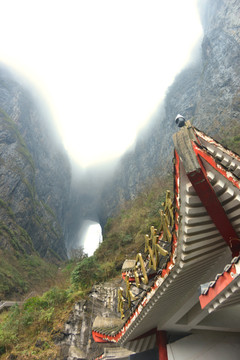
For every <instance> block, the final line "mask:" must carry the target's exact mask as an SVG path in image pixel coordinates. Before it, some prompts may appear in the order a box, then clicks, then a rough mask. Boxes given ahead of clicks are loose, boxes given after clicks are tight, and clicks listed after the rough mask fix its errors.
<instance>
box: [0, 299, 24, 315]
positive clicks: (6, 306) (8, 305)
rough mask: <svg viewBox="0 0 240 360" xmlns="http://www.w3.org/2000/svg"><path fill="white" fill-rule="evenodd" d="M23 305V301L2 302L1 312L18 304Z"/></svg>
mask: <svg viewBox="0 0 240 360" xmlns="http://www.w3.org/2000/svg"><path fill="white" fill-rule="evenodd" d="M22 303H23V302H22V301H8V300H6V301H0V312H1V311H2V310H4V309H5V308H9V307H11V306H14V305H16V304H18V305H21V304H22Z"/></svg>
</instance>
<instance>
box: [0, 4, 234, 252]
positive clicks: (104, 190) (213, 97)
mask: <svg viewBox="0 0 240 360" xmlns="http://www.w3.org/2000/svg"><path fill="white" fill-rule="evenodd" d="M239 10H240V9H239V4H238V2H237V1H234V0H229V1H226V0H216V1H214V2H213V1H210V0H207V1H204V2H202V1H201V2H200V12H201V18H202V24H203V27H204V37H203V40H202V42H201V44H199V46H196V48H195V49H194V52H193V54H192V59H191V61H190V63H189V64H188V65H187V66H186V67H185V69H184V70H182V71H181V72H180V73H179V74H178V75H177V76H176V78H175V81H174V82H173V84H172V85H171V86H170V87H169V89H168V91H167V93H166V95H165V99H164V101H163V102H162V103H160V104H159V107H158V108H157V110H156V112H155V113H154V114H153V116H152V118H151V120H150V122H149V124H148V126H145V127H144V128H142V129H141V131H140V132H139V134H138V137H137V140H136V142H135V144H134V145H132V147H131V148H129V150H128V151H127V152H126V153H125V154H124V155H123V156H122V157H121V158H120V159H118V160H116V161H112V162H106V163H105V164H101V165H99V166H94V167H90V168H87V169H83V168H80V167H79V166H78V165H77V164H74V163H73V161H72V162H71V164H70V162H69V159H68V156H67V154H66V150H65V149H64V147H63V145H62V144H61V140H59V137H58V135H57V130H56V129H55V128H54V126H55V125H54V123H53V122H52V121H51V120H50V119H51V114H50V113H48V111H47V110H46V107H45V106H43V103H42V101H41V100H36V98H37V97H38V96H37V92H36V91H35V90H34V89H33V87H31V86H29V84H28V83H27V82H26V81H23V80H22V78H20V77H19V76H18V75H16V74H10V73H9V71H8V70H6V68H4V67H3V66H2V67H1V69H0V109H1V129H0V136H1V159H2V160H1V161H2V166H1V182H0V198H1V199H2V207H1V212H2V226H3V227H10V228H11V229H12V231H15V232H16V234H20V233H22V237H23V238H22V239H23V240H22V241H23V243H24V244H25V245H24V247H25V249H26V251H28V252H31V251H32V250H31V249H32V246H33V248H34V249H35V250H37V251H38V252H39V254H40V255H41V256H42V257H46V258H48V257H51V256H52V255H53V254H54V253H55V255H54V256H60V257H62V258H65V257H66V253H67V249H70V248H71V247H76V246H79V245H80V244H83V242H84V236H83V235H81V234H82V232H81V227H82V225H83V224H84V222H85V221H93V222H96V223H98V222H100V224H101V226H102V227H104V224H105V223H106V221H107V219H108V217H111V216H113V215H114V213H115V212H116V211H117V208H118V206H119V205H121V203H122V202H123V201H125V200H128V199H133V198H134V197H135V196H136V194H137V193H138V192H139V191H141V189H142V188H143V186H144V184H145V183H147V182H150V181H151V179H152V177H153V176H164V175H166V174H168V173H171V171H172V151H173V144H172V140H171V138H172V134H173V133H174V132H175V131H177V128H176V125H175V123H174V119H175V117H176V115H177V114H178V113H180V114H182V115H183V116H185V118H186V119H189V120H191V121H192V122H193V124H194V125H195V126H197V127H199V128H201V129H202V130H204V131H207V132H208V133H209V134H210V135H211V136H213V137H218V136H220V134H221V133H222V131H223V129H224V127H225V128H227V127H229V124H231V127H232V128H234V126H235V124H236V122H239V112H240V105H239V97H240V89H239V84H240V82H239V73H240V56H239V54H240V50H239V46H240V45H239V43H240V39H239V38H240V34H239V16H238V14H239ZM176 56H177V53H176ZM117 136H119V134H118V133H117V132H116V137H117ZM90 140H91V139H89V141H90ZM90 143H91V141H90ZM91 146H97V145H96V144H95V143H91ZM13 216H14V219H13ZM24 231H25V232H26V233H24ZM23 234H25V235H23ZM11 241H13V240H11V236H10V233H9V236H8V237H6V236H3V237H2V238H1V239H0V246H1V247H2V248H5V249H11V248H12V247H13V242H11ZM90 241H91V240H90ZM31 243H32V245H31ZM15 246H18V245H15ZM50 253H51V254H52V255H51V256H50Z"/></svg>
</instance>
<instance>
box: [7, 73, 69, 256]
mask: <svg viewBox="0 0 240 360" xmlns="http://www.w3.org/2000/svg"><path fill="white" fill-rule="evenodd" d="M20 81H21V80H19V79H18V80H16V78H15V77H14V75H11V74H10V73H9V71H8V70H7V69H6V68H4V67H3V66H1V67H0V162H1V167H0V215H1V218H0V222H1V229H2V231H1V234H2V236H1V235H0V248H2V249H8V248H9V249H10V248H11V247H14V248H15V249H16V248H19V247H22V246H23V247H25V249H26V250H27V251H28V252H29V251H31V250H30V248H32V249H35V250H37V251H38V253H39V254H40V255H41V256H42V257H45V258H54V257H55V258H57V257H60V258H66V249H65V244H64V236H65V237H66V236H67V234H66V233H65V229H66V226H65V218H66V213H67V211H68V204H69V191H70V179H71V172H70V165H69V161H68V158H67V156H66V154H65V152H64V149H63V147H62V145H61V144H60V143H59V142H58V141H57V139H56V137H55V136H53V132H52V129H51V127H50V125H49V118H48V116H47V114H46V112H44V110H42V109H41V110H40V105H39V104H38V103H37V102H36V100H34V98H33V96H31V95H30V91H29V90H27V89H26V87H25V86H23V85H21V83H20ZM19 231H20V233H21V234H22V236H18V235H19ZM14 239H15V240H14ZM14 242H15V244H14ZM26 244H28V245H26ZM29 244H31V245H29ZM29 246H30V247H29Z"/></svg>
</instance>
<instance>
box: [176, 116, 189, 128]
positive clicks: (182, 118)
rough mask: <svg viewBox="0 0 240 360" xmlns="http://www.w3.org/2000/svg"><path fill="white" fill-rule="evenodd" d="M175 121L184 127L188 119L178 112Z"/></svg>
mask: <svg viewBox="0 0 240 360" xmlns="http://www.w3.org/2000/svg"><path fill="white" fill-rule="evenodd" d="M175 122H176V124H177V126H178V127H180V128H181V127H183V126H184V125H185V122H186V120H185V119H184V117H183V116H182V115H180V114H178V115H177V116H176V118H175Z"/></svg>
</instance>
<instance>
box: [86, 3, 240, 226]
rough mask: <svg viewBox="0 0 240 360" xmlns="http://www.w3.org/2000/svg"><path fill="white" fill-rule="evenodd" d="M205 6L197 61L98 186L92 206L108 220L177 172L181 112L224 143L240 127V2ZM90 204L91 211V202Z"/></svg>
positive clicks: (202, 5) (201, 5) (179, 77)
mask: <svg viewBox="0 0 240 360" xmlns="http://www.w3.org/2000/svg"><path fill="white" fill-rule="evenodd" d="M199 11H200V14H201V19H202V26H203V29H204V37H203V39H202V43H201V48H200V51H197V53H198V52H199V56H197V55H196V54H193V58H194V60H192V62H191V63H190V64H189V65H188V66H187V67H186V68H185V69H184V70H183V71H181V73H180V74H178V75H177V76H176V78H175V81H174V82H173V84H172V85H171V86H170V88H169V89H168V91H167V94H166V96H165V99H164V102H163V103H162V104H161V105H160V106H159V109H158V111H157V112H156V114H155V115H154V117H153V118H152V120H151V121H150V124H149V125H148V127H147V128H145V129H144V130H143V131H142V132H141V133H140V134H139V136H138V139H137V141H136V144H135V148H134V149H133V150H129V151H128V152H127V153H126V154H125V155H124V156H123V157H122V158H121V160H120V162H119V164H118V166H117V168H116V170H115V171H114V173H113V174H112V175H111V176H109V178H108V179H107V181H106V182H105V184H104V185H103V187H102V189H101V190H100V191H101V193H100V194H99V187H98V188H97V186H95V185H94V184H93V185H92V190H91V198H92V199H93V201H91V208H93V207H95V209H94V210H95V212H96V211H97V213H98V217H99V220H100V223H101V224H102V225H104V224H105V223H106V219H107V218H108V217H109V216H112V215H113V214H114V212H115V211H116V208H117V207H118V206H119V204H121V202H122V201H124V200H126V199H133V198H134V197H135V196H136V194H137V193H138V192H139V191H140V190H141V189H142V187H143V184H145V183H147V182H149V181H151V178H152V177H153V176H160V177H161V176H165V175H166V174H168V173H169V172H171V169H172V156H173V143H172V135H173V133H174V132H176V130H177V127H176V124H175V122H174V119H175V117H176V115H177V114H178V113H180V114H182V115H183V116H184V117H185V118H186V119H187V120H191V121H192V123H193V124H194V126H196V127H198V128H200V129H201V130H203V131H206V132H208V133H209V135H210V136H213V137H215V138H217V139H218V140H221V141H223V142H224V141H225V138H226V137H227V136H228V135H229V136H230V137H231V136H232V137H233V135H234V134H235V135H237V132H238V131H239V118H240V82H239V74H240V30H239V29H240V20H239V13H240V4H239V1H236V0H229V1H227V0H216V1H210V0H207V1H204V2H202V1H201V2H199ZM189 30H191V29H189ZM199 47H200V45H199ZM176 55H177V54H176ZM236 150H238V149H236V148H235V151H236ZM95 179H98V176H97V175H96V176H95ZM91 181H92V182H93V179H91ZM85 182H86V183H88V181H87V180H85ZM95 182H96V181H95ZM96 189H97V190H96ZM82 191H83V187H82ZM94 199H96V200H95V203H94V206H93V202H94ZM81 202H82V203H84V198H82V199H81ZM85 205H86V208H85V211H86V216H88V214H87V210H86V209H87V208H88V203H85Z"/></svg>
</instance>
